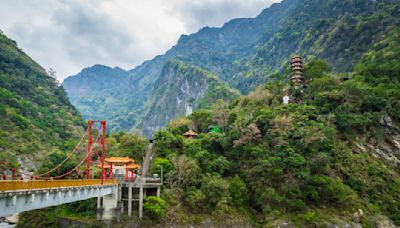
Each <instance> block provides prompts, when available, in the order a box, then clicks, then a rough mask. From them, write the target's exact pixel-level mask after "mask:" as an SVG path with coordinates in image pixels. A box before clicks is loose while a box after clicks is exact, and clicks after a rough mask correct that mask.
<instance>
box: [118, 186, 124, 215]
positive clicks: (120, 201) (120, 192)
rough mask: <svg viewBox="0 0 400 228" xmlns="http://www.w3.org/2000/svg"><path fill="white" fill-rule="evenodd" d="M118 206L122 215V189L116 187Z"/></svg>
mask: <svg viewBox="0 0 400 228" xmlns="http://www.w3.org/2000/svg"><path fill="white" fill-rule="evenodd" d="M118 204H119V205H120V207H121V213H124V203H123V202H122V187H121V185H119V186H118Z"/></svg>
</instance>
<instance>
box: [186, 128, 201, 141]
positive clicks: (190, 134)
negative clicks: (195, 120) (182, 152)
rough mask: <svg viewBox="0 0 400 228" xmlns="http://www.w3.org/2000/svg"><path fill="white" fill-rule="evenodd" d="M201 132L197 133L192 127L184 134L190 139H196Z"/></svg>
mask: <svg viewBox="0 0 400 228" xmlns="http://www.w3.org/2000/svg"><path fill="white" fill-rule="evenodd" d="M198 135H199V134H197V133H196V132H194V131H193V130H192V129H190V130H189V131H188V132H186V133H185V134H183V136H185V137H186V138H189V139H195V138H197V136H198Z"/></svg>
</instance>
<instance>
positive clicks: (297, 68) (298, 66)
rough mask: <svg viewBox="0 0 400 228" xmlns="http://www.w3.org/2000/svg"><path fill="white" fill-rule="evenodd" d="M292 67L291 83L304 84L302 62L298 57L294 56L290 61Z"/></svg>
mask: <svg viewBox="0 0 400 228" xmlns="http://www.w3.org/2000/svg"><path fill="white" fill-rule="evenodd" d="M290 65H291V67H292V82H293V83H295V84H303V83H304V72H303V61H302V59H301V57H300V56H294V57H293V58H292V60H291V61H290Z"/></svg>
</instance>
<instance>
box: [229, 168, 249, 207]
mask: <svg viewBox="0 0 400 228" xmlns="http://www.w3.org/2000/svg"><path fill="white" fill-rule="evenodd" d="M229 193H230V195H231V198H232V203H233V204H234V205H235V206H243V205H245V204H246V203H247V201H248V200H249V190H248V189H247V186H246V183H244V181H243V180H242V178H240V177H239V176H238V175H237V174H236V175H235V177H234V178H233V179H232V180H231V183H230V185H229Z"/></svg>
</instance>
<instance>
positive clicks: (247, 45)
mask: <svg viewBox="0 0 400 228" xmlns="http://www.w3.org/2000/svg"><path fill="white" fill-rule="evenodd" d="M393 2H398V1H396V0H380V1H372V0H371V1H365V0H351V1H339V0H324V1H323V0H305V1H300V0H284V1H282V2H281V3H276V4H273V5H272V6H271V7H270V8H267V9H265V10H264V11H262V12H261V13H260V14H259V15H258V16H257V17H256V18H243V19H234V20H231V21H229V22H227V23H226V24H225V25H224V26H223V27H221V28H209V27H205V28H203V29H201V30H200V31H199V32H197V33H194V34H192V35H182V36H181V38H180V39H179V41H178V43H177V44H176V45H175V46H174V47H172V48H171V49H170V50H169V51H168V52H166V53H165V54H163V55H159V56H156V57H155V58H153V59H152V60H149V61H146V62H144V63H143V64H142V65H140V66H138V67H136V68H134V69H132V70H127V71H125V70H122V69H120V68H109V67H107V66H100V65H95V66H92V67H89V68H86V69H84V70H82V71H81V72H80V73H79V74H77V75H75V76H71V77H69V78H67V79H65V81H64V83H63V86H64V88H65V89H66V91H67V93H68V96H69V97H70V100H71V102H72V104H73V105H74V106H75V107H76V108H77V109H78V110H79V111H80V112H81V113H82V115H83V116H84V117H85V118H93V119H107V120H108V121H109V124H110V126H111V127H110V130H111V131H116V130H121V129H124V130H129V131H130V130H133V129H142V130H143V131H144V133H145V134H146V135H150V134H151V133H152V132H153V131H154V130H155V129H157V128H160V127H162V126H164V125H165V124H166V123H167V122H168V121H169V120H171V119H173V118H175V117H177V116H180V115H187V114H189V113H190V111H191V110H195V109H197V108H199V107H201V105H200V103H201V100H202V99H203V98H204V97H205V96H206V95H207V101H209V105H210V104H211V103H212V101H215V100H217V99H224V100H231V99H233V98H234V97H235V96H237V95H238V94H239V92H237V91H240V92H241V93H242V94H246V93H247V92H248V91H250V90H251V89H253V88H254V87H256V86H258V85H260V84H261V83H263V82H265V81H266V80H267V79H268V78H269V77H270V76H271V75H273V74H274V73H275V72H277V71H281V72H282V71H284V69H285V67H286V66H287V62H288V59H289V58H290V57H291V56H292V55H294V54H299V55H302V56H303V57H305V59H306V61H309V60H312V59H314V58H317V57H318V58H323V59H325V60H327V61H328V62H329V63H331V64H332V67H333V70H334V71H336V72H349V71H352V66H353V65H354V64H355V63H357V62H358V61H359V59H360V58H361V56H362V55H363V54H364V53H365V52H367V51H368V50H369V49H370V48H371V47H372V45H373V44H375V43H376V42H377V41H379V40H381V39H382V38H383V37H384V36H385V34H387V33H388V32H389V31H390V30H392V29H394V28H395V27H396V26H398V25H399V18H398V16H396V15H398V12H388V9H387V8H386V7H385V3H393ZM396 13H397V14H396ZM383 15H389V16H388V17H386V16H385V17H384V20H381V19H382V18H383ZM177 68H179V70H178V69H177ZM199 72H202V73H199ZM205 75H208V76H205ZM191 77H194V78H195V79H196V80H191V79H189V78H191ZM186 78H187V79H186ZM210 78H212V80H211V79H210ZM178 79H179V80H178ZM199 81H203V82H202V83H200V82H199ZM216 84H217V85H216ZM235 90H236V91H235ZM166 97H173V98H174V99H168V101H167V100H166V99H165V98H166ZM165 102H168V103H165ZM188 110H189V111H188Z"/></svg>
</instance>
